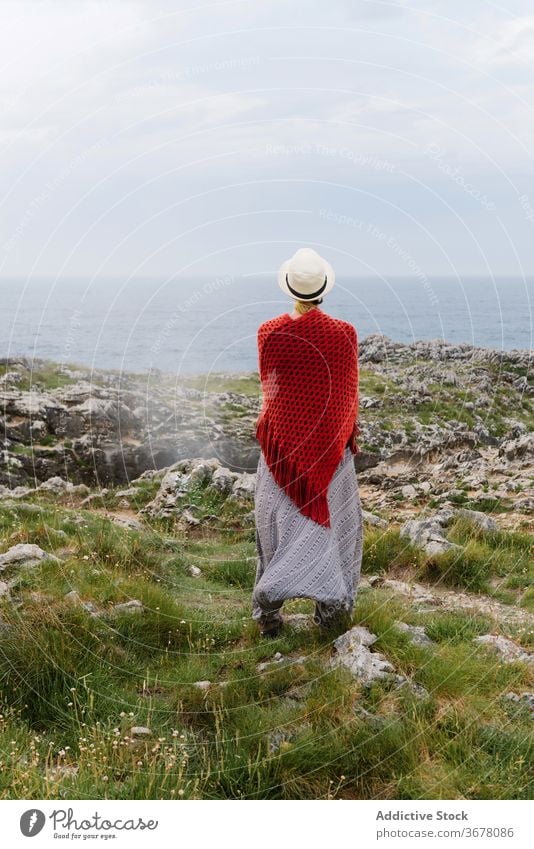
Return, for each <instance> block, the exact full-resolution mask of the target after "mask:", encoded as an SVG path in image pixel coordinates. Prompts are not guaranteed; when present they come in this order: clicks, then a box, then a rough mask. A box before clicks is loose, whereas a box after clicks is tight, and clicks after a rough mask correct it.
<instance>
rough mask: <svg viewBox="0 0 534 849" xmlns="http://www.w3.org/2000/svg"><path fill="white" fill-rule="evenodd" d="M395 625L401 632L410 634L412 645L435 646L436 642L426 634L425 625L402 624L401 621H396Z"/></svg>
mask: <svg viewBox="0 0 534 849" xmlns="http://www.w3.org/2000/svg"><path fill="white" fill-rule="evenodd" d="M393 624H394V625H395V626H396V627H397V628H398V629H399V631H403V632H404V633H405V634H408V635H409V637H410V641H411V642H412V643H415V644H416V645H418V646H425V647H426V646H433V645H435V643H434V641H433V640H431V639H430V637H429V636H428V635H427V634H426V633H425V629H424V627H423V625H409V624H408V623H407V622H400V621H399V620H395V622H394V623H393Z"/></svg>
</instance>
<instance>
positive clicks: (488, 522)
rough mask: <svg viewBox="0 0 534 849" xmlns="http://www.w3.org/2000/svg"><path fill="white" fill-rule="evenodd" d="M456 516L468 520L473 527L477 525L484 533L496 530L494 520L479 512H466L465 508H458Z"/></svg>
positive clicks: (496, 526)
mask: <svg viewBox="0 0 534 849" xmlns="http://www.w3.org/2000/svg"><path fill="white" fill-rule="evenodd" d="M457 514H458V515H459V516H464V517H465V518H466V519H469V521H470V522H473V524H474V525H477V526H478V527H479V528H482V530H484V531H496V530H498V525H497V522H496V521H495V519H492V518H491V516H488V514H487V513H483V512H482V511H481V510H467V509H466V508H465V507H460V508H459V509H458V510H457Z"/></svg>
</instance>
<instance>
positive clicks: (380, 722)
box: [0, 483, 534, 799]
mask: <svg viewBox="0 0 534 849" xmlns="http://www.w3.org/2000/svg"><path fill="white" fill-rule="evenodd" d="M153 490H154V485H153V484H149V483H145V484H143V486H141V487H140V490H139V497H138V504H137V505H136V506H137V507H139V506H141V505H142V503H143V502H145V501H148V500H149V499H150V498H151V497H152V496H153ZM188 498H189V500H191V498H193V500H194V501H195V503H196V505H197V507H198V508H199V510H200V511H201V514H202V511H204V514H205V515H206V516H208V515H211V514H218V513H220V514H221V519H220V520H219V522H217V523H215V525H216V526H215V527H214V526H213V523H203V524H201V525H200V526H198V527H197V528H195V529H194V531H190V532H185V531H179V530H177V528H175V527H174V526H173V524H172V522H170V521H169V520H167V521H159V522H158V521H153V522H152V523H148V522H147V523H146V528H145V529H144V530H142V531H131V530H126V529H124V528H121V527H119V526H118V525H116V524H115V523H113V522H112V521H111V520H110V518H108V517H106V516H104V515H102V514H101V513H99V512H97V511H96V510H93V511H90V510H83V509H80V508H77V507H76V505H75V504H74V503H71V504H70V505H69V504H68V503H67V502H66V501H65V502H64V503H63V504H62V503H61V499H59V500H58V499H54V498H53V497H52V496H50V495H46V494H45V493H42V494H41V495H36V496H34V497H33V498H32V499H31V500H32V501H33V503H34V504H36V505H39V506H40V508H41V509H40V510H39V511H37V512H28V508H27V507H24V505H20V506H16V505H15V506H11V507H9V506H2V503H1V502H0V529H1V537H2V539H3V544H2V550H7V548H9V547H10V546H12V545H14V544H16V543H19V542H30V543H36V544H38V545H40V546H42V548H44V549H45V550H46V551H47V552H50V553H55V554H56V555H58V556H59V557H60V561H59V562H57V561H53V560H48V561H47V560H44V561H42V562H40V563H39V564H37V565H36V566H34V567H32V568H28V569H26V570H24V569H19V570H18V571H17V570H15V569H13V571H10V569H11V567H9V568H8V569H6V570H5V571H4V572H3V573H2V574H1V576H0V577H1V578H2V579H3V580H4V581H9V582H10V583H11V589H10V596H11V597H10V598H7V597H4V599H3V600H2V602H1V608H0V615H1V619H0V623H1V625H0V700H1V711H0V712H1V718H0V796H1V797H2V798H4V799H10V798H12V799H15V798H54V799H56V798H59V799H61V798H80V799H83V798H114V799H115V798H116V799H118V798H121V799H136V798H139V799H144V798H162V799H168V798H187V799H190V798H210V799H211V798H216V799H228V798H230V799H236V798H262V799H310V798H362V799H363V798H366V799H369V798H372V799H379V798H380V799H389V798H403V799H417V798H427V799H434V798H453V799H455V798H469V799H501V798H502V799H504V798H506V799H525V798H532V795H533V791H534V775H533V771H532V764H533V762H534V759H533V754H534V752H533V742H534V741H533V732H532V729H533V722H532V714H531V712H530V711H529V709H528V706H527V705H526V704H525V703H524V702H523V701H521V702H512V701H510V700H508V699H506V698H505V697H504V696H505V694H506V693H507V692H509V691H515V692H518V693H520V692H522V691H525V690H528V689H529V688H530V689H532V671H531V670H529V668H528V665H526V664H524V663H521V662H514V663H509V664H504V663H502V662H500V661H499V660H498V659H497V657H496V656H495V655H494V654H492V653H491V651H489V650H488V649H487V648H485V647H483V646H480V645H477V644H475V643H473V637H475V636H477V635H479V634H484V633H490V632H491V633H502V634H504V635H506V636H508V637H511V638H513V639H514V640H515V641H516V642H517V643H518V644H520V645H523V646H524V647H525V648H529V647H532V643H533V642H534V634H533V633H532V630H530V629H529V628H528V627H523V626H520V625H518V624H515V625H505V624H503V623H499V622H497V621H495V620H494V619H492V617H491V616H489V615H486V614H478V613H476V612H473V611H461V610H455V611H451V610H440V609H439V608H438V609H435V610H431V611H427V612H420V611H417V610H416V609H415V608H414V607H412V606H411V605H410V603H409V602H408V600H407V599H406V598H404V597H402V596H401V595H395V593H392V592H386V591H384V590H383V589H380V588H375V587H370V586H362V587H361V588H360V591H359V593H358V599H357V605H356V610H355V613H354V617H353V621H354V624H360V625H364V626H366V627H368V628H369V629H370V630H371V631H372V632H373V633H375V634H376V635H377V637H378V640H377V642H376V648H377V649H378V650H379V651H380V652H382V653H383V654H384V655H385V656H386V657H387V659H388V660H390V661H391V662H392V663H393V665H394V666H395V668H396V670H397V671H398V672H399V673H402V674H404V675H406V676H409V677H410V679H411V680H413V681H414V682H416V683H418V684H420V685H422V686H423V687H424V688H426V690H427V692H428V695H427V696H426V697H423V698H421V697H418V696H416V695H415V694H414V693H413V692H412V691H411V690H410V689H409V688H406V687H395V686H393V685H392V683H391V682H390V681H385V680H384V681H376V682H374V683H373V684H372V685H370V686H367V687H364V686H363V685H362V684H361V683H359V682H358V681H357V680H355V679H354V678H352V677H351V675H350V673H349V672H348V670H346V669H344V668H330V667H329V666H328V660H329V658H330V656H331V655H332V642H333V640H334V639H335V637H336V636H337V634H336V633H320V632H319V631H318V630H316V629H315V628H314V627H312V628H310V629H306V630H300V629H298V628H297V627H296V626H295V627H292V626H290V627H288V628H286V630H285V632H284V633H283V634H282V635H281V636H280V637H279V638H277V639H276V640H266V639H262V638H260V636H259V635H258V631H257V628H256V625H255V623H253V622H252V620H251V618H250V593H251V588H252V585H253V580H254V572H255V544H254V528H253V527H250V526H249V525H247V524H246V521H244V517H245V515H246V512H247V510H250V507H251V505H250V504H249V505H244V506H243V507H242V508H239V509H238V508H234V509H233V511H231V510H230V511H229V510H228V508H227V509H226V512H224V509H223V508H224V505H223V503H222V502H221V503H220V504H218V503H217V498H216V496H213V495H212V494H211V495H210V496H209V497H208V495H207V493H204V494H203V492H202V490H201V488H200V489H199V491H198V492H197V493H196V494H195V493H193V494H191V493H189V495H188ZM107 502H108V504H110V505H112V504H113V493H112V494H111V495H110V496H107ZM449 538H451V539H454V541H456V542H458V543H460V544H461V545H462V546H463V552H464V553H463V555H462V556H461V557H458V556H456V557H455V558H453V557H451V556H445V555H443V556H441V557H438V558H436V557H435V558H432V559H428V558H426V557H425V556H424V555H423V553H422V552H421V551H420V550H418V549H416V548H414V547H413V546H411V545H409V544H407V543H406V541H405V540H403V539H402V538H401V537H400V536H399V532H398V528H396V527H394V526H390V529H388V530H387V531H386V532H384V531H380V530H378V529H376V528H371V527H367V526H366V530H365V550H364V562H363V573H364V574H365V575H370V574H378V575H386V576H387V575H388V574H392V575H393V574H394V576H395V577H397V578H398V577H399V576H400V577H402V578H403V579H404V580H413V579H415V580H417V581H426V582H428V583H429V584H432V583H434V582H435V581H436V580H439V582H440V585H443V586H445V587H449V588H450V587H458V588H461V589H462V590H463V591H464V592H471V591H475V592H480V591H482V592H486V593H488V597H489V596H493V597H496V596H497V597H499V593H501V594H502V593H504V597H503V598H502V600H503V601H506V602H507V603H510V604H513V605H515V606H517V607H519V608H520V609H523V610H525V611H527V609H528V608H529V607H530V608H532V595H529V589H528V587H529V586H530V584H531V583H532V557H531V538H529V536H528V535H526V534H521V533H501V532H493V533H487V532H482V531H480V530H478V529H476V528H473V527H472V526H471V525H470V524H469V523H468V522H466V521H465V520H458V521H457V522H456V523H455V525H454V526H453V528H452V529H451V532H450V534H449ZM191 566H197V567H199V568H200V569H201V572H202V574H201V576H200V577H193V576H192V575H191V573H190V567H191ZM496 579H501V580H500V581H498V585H499V589H498V590H497V589H496V588H495V586H496ZM73 590H74V591H76V593H77V596H76V597H75V598H72V597H69V598H66V595H67V594H68V593H70V592H72V591H73ZM130 599H135V600H138V601H139V602H140V603H141V604H142V608H139V609H138V610H137V611H134V612H131V611H130V612H127V611H121V610H117V609H115V608H114V605H117V604H120V603H123V602H127V601H128V600H130ZM521 605H523V606H522V607H521ZM287 612H288V613H299V612H300V613H309V612H311V605H310V603H308V602H306V601H295V602H292V603H290V604H289V605H287ZM399 619H400V620H403V621H404V622H407V623H411V624H424V625H425V628H426V632H427V634H428V635H429V636H430V637H431V639H432V640H433V641H434V645H432V646H429V647H426V646H425V647H421V646H417V645H414V644H413V643H412V642H410V640H409V639H408V637H407V635H406V634H405V633H403V632H402V631H400V630H398V629H397V627H396V626H395V625H394V622H395V620H399ZM275 652H281V653H282V655H283V656H284V658H285V659H286V662H283V663H279V664H273V665H272V666H270V667H267V668H265V669H261V670H258V669H257V665H258V664H259V663H261V662H267V661H269V660H272V658H273V655H274V654H275ZM199 681H208V682H210V684H209V685H205V686H204V687H203V688H200V687H198V686H196V682H199ZM139 726H141V727H146V728H148V729H150V735H149V736H141V732H136V733H132V728H136V727H139Z"/></svg>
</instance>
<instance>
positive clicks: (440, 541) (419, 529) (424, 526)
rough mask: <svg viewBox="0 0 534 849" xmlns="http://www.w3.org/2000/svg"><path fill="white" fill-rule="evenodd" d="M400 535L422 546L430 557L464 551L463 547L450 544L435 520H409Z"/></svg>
mask: <svg viewBox="0 0 534 849" xmlns="http://www.w3.org/2000/svg"><path fill="white" fill-rule="evenodd" d="M400 535H401V537H404V538H407V539H409V540H411V542H412V543H414V544H415V545H418V546H420V547H421V548H422V549H423V550H424V551H425V553H426V554H428V555H430V556H432V555H434V554H442V553H443V552H445V551H450V550H454V549H456V550H457V551H461V550H462V548H461V546H459V545H456V544H455V543H452V542H449V541H448V540H447V539H446V538H445V537H444V536H443V533H442V525H441V524H440V523H439V522H437V521H436V520H435V519H409V520H408V521H407V522H405V523H404V525H403V526H402V527H401V530H400Z"/></svg>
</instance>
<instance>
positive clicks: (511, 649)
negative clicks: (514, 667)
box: [473, 634, 534, 665]
mask: <svg viewBox="0 0 534 849" xmlns="http://www.w3.org/2000/svg"><path fill="white" fill-rule="evenodd" d="M473 641H474V642H475V643H479V644H480V645H483V646H490V647H491V648H493V649H495V651H496V652H497V654H498V655H499V657H500V658H501V660H502V661H503V662H504V663H515V662H516V661H518V660H519V661H521V662H522V663H528V664H530V665H533V664H534V653H531V652H528V651H526V649H524V648H522V647H521V646H518V645H517V644H516V643H514V642H513V640H509V639H508V638H507V637H503V636H502V635H501V634H483V635H481V636H479V637H474V640H473Z"/></svg>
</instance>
